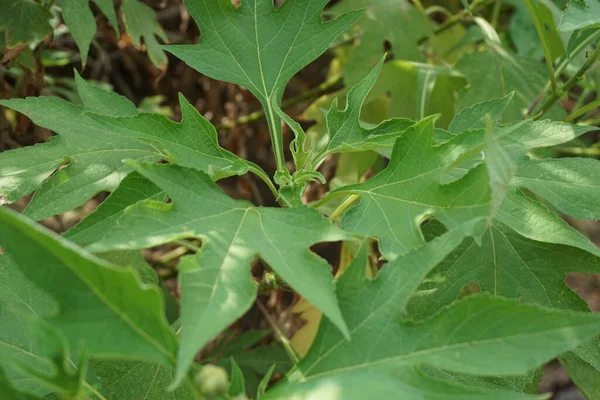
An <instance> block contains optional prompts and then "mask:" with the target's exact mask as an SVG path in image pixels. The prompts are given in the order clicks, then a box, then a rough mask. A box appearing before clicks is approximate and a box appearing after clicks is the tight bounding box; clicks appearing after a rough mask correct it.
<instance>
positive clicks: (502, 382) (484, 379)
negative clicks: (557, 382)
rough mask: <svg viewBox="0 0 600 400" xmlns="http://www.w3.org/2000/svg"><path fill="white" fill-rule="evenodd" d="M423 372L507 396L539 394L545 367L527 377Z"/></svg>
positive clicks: (440, 370)
mask: <svg viewBox="0 0 600 400" xmlns="http://www.w3.org/2000/svg"><path fill="white" fill-rule="evenodd" d="M422 370H423V372H425V373H426V374H427V375H429V376H430V377H433V378H438V379H443V380H446V381H450V382H452V383H456V384H460V385H463V386H467V387H471V388H482V389H492V390H494V391H498V392H499V393H502V394H506V392H507V391H512V392H516V393H526V394H537V393H538V392H539V386H540V381H541V378H542V373H543V367H540V368H537V369H536V370H534V371H532V372H530V373H528V374H525V375H520V376H501V377H489V376H477V375H467V374H458V373H455V372H450V371H446V370H442V369H439V368H435V367H431V366H425V367H424V368H422Z"/></svg>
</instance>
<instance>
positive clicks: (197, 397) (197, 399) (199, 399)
mask: <svg viewBox="0 0 600 400" xmlns="http://www.w3.org/2000/svg"><path fill="white" fill-rule="evenodd" d="M186 383H187V385H188V387H189V388H190V391H191V392H192V396H194V400H205V399H204V395H203V394H202V392H201V391H200V389H199V388H198V386H196V383H195V382H194V377H193V376H192V372H191V371H190V373H189V374H188V377H187V379H186Z"/></svg>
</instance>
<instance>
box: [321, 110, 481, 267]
mask: <svg viewBox="0 0 600 400" xmlns="http://www.w3.org/2000/svg"><path fill="white" fill-rule="evenodd" d="M433 121H434V119H432V118H427V119H425V120H423V121H420V122H418V123H416V124H415V125H414V126H412V127H411V128H409V129H408V130H407V131H406V132H405V133H404V135H402V136H401V137H400V138H399V139H398V140H397V142H396V144H395V146H394V149H393V151H392V156H391V160H390V164H389V165H388V167H387V168H386V169H385V170H384V171H382V172H381V173H380V174H378V175H376V176H375V177H373V178H371V179H370V180H369V181H367V182H365V183H361V184H357V185H350V186H345V187H342V188H340V189H338V190H336V191H334V192H332V195H333V196H337V195H342V194H344V195H346V194H356V195H360V196H361V202H360V204H359V205H358V206H356V207H354V208H352V209H350V211H349V212H348V213H347V214H346V216H345V218H344V220H343V227H344V229H346V230H349V231H353V232H357V233H360V234H362V235H368V236H374V237H377V238H379V240H380V242H381V243H380V246H381V252H382V254H383V256H384V257H385V258H387V259H394V258H395V257H397V256H398V255H401V254H404V253H406V252H408V251H410V250H411V249H413V248H415V247H418V246H420V245H421V244H423V243H424V239H423V237H422V234H421V232H420V229H419V226H420V225H421V223H422V222H423V221H424V220H425V219H426V218H428V217H431V216H434V217H436V218H437V219H439V220H440V221H442V223H443V224H444V225H446V226H448V227H449V228H452V229H454V228H458V227H459V226H461V225H463V224H466V225H467V226H468V224H469V223H470V222H471V221H472V220H474V219H477V218H481V217H486V216H490V215H491V201H492V200H491V196H492V193H491V189H490V185H489V179H488V171H487V168H486V167H485V166H483V165H481V166H479V167H477V168H476V169H474V170H472V171H470V172H469V173H468V174H467V175H466V176H465V177H464V178H462V179H461V180H458V181H455V182H452V183H450V184H442V183H440V180H441V179H442V177H443V175H444V174H445V172H446V170H447V169H449V167H450V166H451V165H453V164H454V163H456V161H457V160H458V159H459V158H460V157H461V156H462V155H463V154H464V152H465V151H466V150H467V149H469V148H470V147H471V145H470V144H469V142H471V141H473V140H476V139H477V135H474V134H470V133H465V134H464V135H461V136H457V137H455V138H454V139H453V140H452V141H451V142H448V143H446V144H444V145H441V146H433ZM479 140H483V139H482V137H481V136H480V137H479ZM474 194H475V195H474Z"/></svg>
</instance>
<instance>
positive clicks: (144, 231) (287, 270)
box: [90, 164, 350, 382]
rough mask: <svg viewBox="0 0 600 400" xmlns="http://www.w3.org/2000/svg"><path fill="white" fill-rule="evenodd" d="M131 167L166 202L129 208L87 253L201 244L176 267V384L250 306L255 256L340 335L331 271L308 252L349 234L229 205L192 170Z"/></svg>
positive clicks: (304, 214) (319, 221) (306, 218)
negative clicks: (178, 331) (196, 241)
mask: <svg viewBox="0 0 600 400" xmlns="http://www.w3.org/2000/svg"><path fill="white" fill-rule="evenodd" d="M132 165H134V167H135V168H136V170H137V171H138V172H139V173H141V174H142V175H144V176H145V177H146V178H148V179H149V180H151V181H152V182H153V183H154V184H156V185H157V186H158V187H159V188H161V189H162V190H164V191H165V192H166V193H167V194H168V195H169V196H170V198H171V200H172V203H171V204H164V203H157V202H148V201H146V202H144V203H140V204H138V205H135V206H133V207H130V208H129V209H127V211H126V212H125V216H124V217H123V218H121V219H120V220H119V221H118V224H117V226H116V227H115V229H113V230H112V231H111V232H110V233H109V234H108V235H107V236H106V237H105V238H104V239H103V240H101V241H100V242H99V243H95V244H93V245H92V246H91V247H90V249H91V250H92V251H96V252H102V251H107V250H111V249H133V248H144V247H152V246H156V245H159V244H163V243H168V242H170V241H173V240H176V239H184V238H192V237H197V238H201V239H202V241H203V246H202V250H201V252H199V253H198V254H196V255H194V256H188V257H185V258H184V259H183V260H182V265H181V268H180V270H181V273H180V276H179V278H180V282H181V287H182V289H181V291H182V300H181V303H182V326H183V328H182V333H181V341H182V347H181V351H180V353H179V364H178V371H177V381H178V382H179V381H180V380H181V378H182V377H183V374H184V373H185V371H186V370H187V369H188V368H189V366H190V364H191V362H192V360H193V358H194V356H195V354H196V352H197V351H198V350H200V348H201V347H202V346H204V345H205V344H206V343H207V342H208V341H209V340H210V339H212V338H213V337H214V336H216V335H217V334H218V333H219V332H220V331H222V330H223V329H224V328H226V327H227V326H228V325H229V324H230V323H232V322H233V321H235V320H236V319H237V318H239V317H240V316H241V315H242V314H243V313H244V312H245V311H246V310H247V309H248V308H249V307H250V306H251V305H252V302H253V301H254V298H255V296H256V285H255V284H254V282H253V281H252V277H251V275H250V273H249V269H248V266H249V264H250V262H251V261H252V260H253V259H254V257H255V256H256V255H258V256H260V257H261V259H263V260H264V261H265V262H266V263H268V264H269V265H270V266H271V268H273V270H274V271H275V272H277V274H278V275H279V276H281V277H282V278H283V279H285V281H286V282H288V283H289V284H290V286H292V287H293V288H294V289H295V290H296V291H297V292H298V293H300V294H301V295H302V296H304V297H306V298H307V299H308V300H309V301H311V303H313V304H314V305H315V306H316V307H318V308H319V309H321V310H322V311H323V312H324V313H325V315H326V316H328V317H329V318H331V319H332V320H333V321H334V324H335V325H336V326H337V327H338V328H339V329H340V330H341V331H342V332H346V325H345V322H344V321H343V319H342V318H341V315H340V312H339V308H338V305H337V299H336V297H335V294H334V287H333V278H332V276H331V272H330V267H329V265H328V264H327V263H326V262H324V261H323V260H322V259H320V258H319V257H317V256H316V255H315V254H314V253H312V252H310V251H308V248H309V247H310V246H312V245H313V244H315V243H318V242H326V241H337V240H343V239H348V238H350V236H349V235H348V234H346V233H344V232H342V231H341V230H338V229H337V228H335V227H334V226H333V225H331V224H330V223H329V222H328V221H327V220H325V219H324V218H322V217H321V216H320V215H319V214H318V212H317V211H315V210H313V209H309V208H306V207H300V208H294V209H278V208H260V207H254V206H253V205H251V204H250V203H248V202H246V201H239V200H233V199H231V198H230V197H228V196H227V195H226V194H225V193H223V192H222V191H221V190H220V189H219V188H218V187H217V186H216V185H215V184H214V183H213V182H212V180H211V179H210V178H209V177H208V175H206V174H204V173H202V172H199V171H196V170H192V169H187V168H183V167H178V166H175V165H152V164H132Z"/></svg>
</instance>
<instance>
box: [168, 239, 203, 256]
mask: <svg viewBox="0 0 600 400" xmlns="http://www.w3.org/2000/svg"><path fill="white" fill-rule="evenodd" d="M173 243H177V244H178V245H180V246H183V247H186V248H188V249H190V250H192V251H194V252H196V253H197V252H199V251H200V247H198V246H196V245H194V244H192V243H190V242H188V241H187V240H174V241H173Z"/></svg>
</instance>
